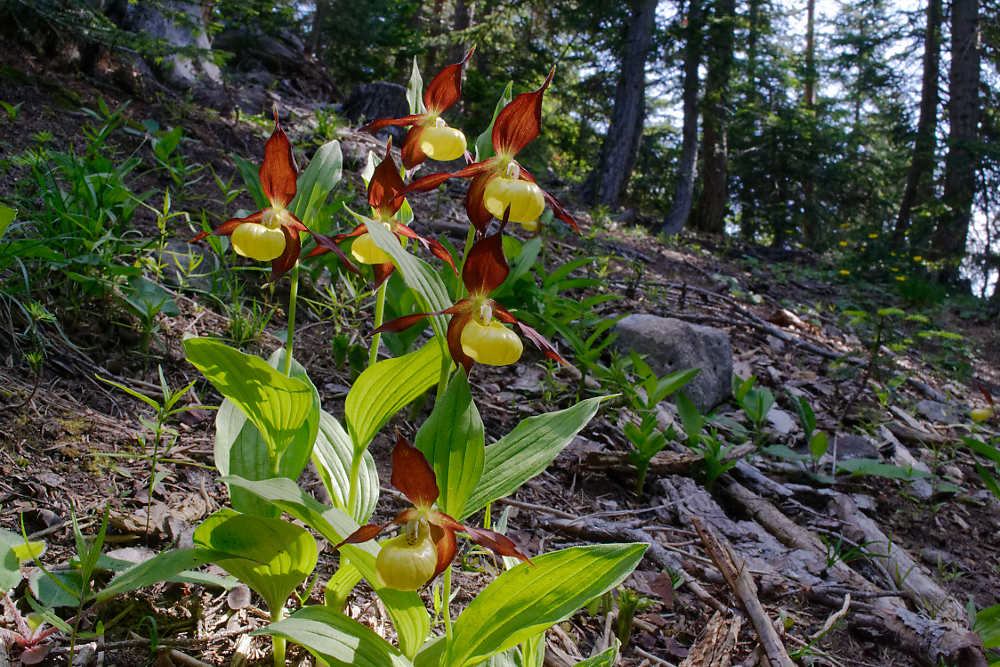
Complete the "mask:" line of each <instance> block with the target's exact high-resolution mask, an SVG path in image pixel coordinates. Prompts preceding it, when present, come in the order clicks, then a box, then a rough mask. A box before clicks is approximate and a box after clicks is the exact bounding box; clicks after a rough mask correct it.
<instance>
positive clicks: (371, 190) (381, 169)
mask: <svg viewBox="0 0 1000 667" xmlns="http://www.w3.org/2000/svg"><path fill="white" fill-rule="evenodd" d="M391 150H392V139H390V140H389V143H387V144H386V146H385V157H383V158H382V161H381V162H379V163H378V166H377V167H375V171H374V173H372V178H371V180H370V181H368V205H369V206H371V207H372V208H374V209H375V210H378V211H388V214H389V215H390V216H391V215H392V214H393V213H395V212H396V211H397V210H399V205H397V206H396V207H395V208H393V200H394V199H395V198H396V194H397V193H398V192H399V191H400V190H402V189H403V179H402V178H401V177H400V175H399V167H397V166H396V161H395V160H393V159H392V154H391V152H390V151H391ZM400 205H401V204H400Z"/></svg>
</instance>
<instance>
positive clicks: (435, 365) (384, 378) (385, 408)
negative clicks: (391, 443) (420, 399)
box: [344, 339, 442, 451]
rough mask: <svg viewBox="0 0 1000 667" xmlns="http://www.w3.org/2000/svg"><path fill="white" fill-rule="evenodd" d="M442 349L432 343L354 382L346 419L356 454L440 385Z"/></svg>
mask: <svg viewBox="0 0 1000 667" xmlns="http://www.w3.org/2000/svg"><path fill="white" fill-rule="evenodd" d="M441 358H442V350H441V345H440V344H439V343H438V341H437V340H435V339H431V340H430V341H428V342H427V343H426V344H425V345H424V346H423V347H422V348H420V349H419V350H417V351H415V352H410V353H409V354H404V355H403V356H401V357H396V358H394V359H383V360H382V361H379V362H378V363H375V364H373V365H371V366H369V367H368V368H366V369H365V370H364V372H362V373H361V375H359V376H358V379H357V380H355V381H354V385H353V386H352V387H351V391H350V392H349V393H348V394H347V400H346V401H345V402H344V419H345V420H346V421H347V432H348V433H350V435H351V440H352V441H353V442H354V447H355V450H356V451H358V450H362V449H365V448H366V447H368V443H369V442H371V440H372V438H373V437H375V434H376V433H378V431H379V429H380V428H382V427H383V426H384V425H385V423H386V422H387V421H389V418H390V417H392V416H393V415H394V414H396V413H397V412H399V411H400V410H401V409H403V408H404V407H405V406H406V405H407V404H408V403H409V402H410V401H412V400H413V399H415V398H416V397H417V396H420V394H422V393H424V392H425V391H427V389H428V388H430V387H431V386H433V385H434V383H436V382H437V381H438V377H439V375H440V373H441Z"/></svg>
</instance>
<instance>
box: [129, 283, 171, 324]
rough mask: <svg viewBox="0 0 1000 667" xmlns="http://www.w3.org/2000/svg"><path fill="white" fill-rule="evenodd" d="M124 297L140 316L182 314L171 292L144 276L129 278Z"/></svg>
mask: <svg viewBox="0 0 1000 667" xmlns="http://www.w3.org/2000/svg"><path fill="white" fill-rule="evenodd" d="M122 298H123V299H124V300H125V303H126V304H128V305H129V306H130V307H131V308H132V309H133V310H134V311H135V313H136V314H137V315H138V316H139V317H153V316H155V315H156V314H157V313H163V314H164V315H166V316H168V317H174V316H176V315H180V314H181V310H180V308H178V307H177V302H176V301H175V300H174V297H173V296H172V295H171V294H170V292H168V291H167V290H165V289H163V287H161V286H160V285H159V284H158V283H156V282H154V281H152V280H149V279H148V278H143V277H142V276H132V277H131V278H129V281H128V286H127V288H125V289H123V290H122Z"/></svg>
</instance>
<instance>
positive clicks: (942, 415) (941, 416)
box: [915, 398, 963, 424]
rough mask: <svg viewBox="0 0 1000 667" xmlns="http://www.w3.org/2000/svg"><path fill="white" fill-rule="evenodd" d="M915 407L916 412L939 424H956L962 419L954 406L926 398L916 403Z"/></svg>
mask: <svg viewBox="0 0 1000 667" xmlns="http://www.w3.org/2000/svg"><path fill="white" fill-rule="evenodd" d="M915 407H916V410H917V412H919V413H920V414H922V415H923V416H924V417H926V418H927V419H930V420H931V421H933V422H938V423H939V424H957V423H958V422H959V421H961V419H962V417H963V415H962V413H961V412H960V411H959V410H958V409H957V408H955V407H954V406H952V405H947V404H946V403H938V402H937V401H931V400H928V399H926V398H925V399H923V400H922V401H920V402H919V403H917V405H916V406H915Z"/></svg>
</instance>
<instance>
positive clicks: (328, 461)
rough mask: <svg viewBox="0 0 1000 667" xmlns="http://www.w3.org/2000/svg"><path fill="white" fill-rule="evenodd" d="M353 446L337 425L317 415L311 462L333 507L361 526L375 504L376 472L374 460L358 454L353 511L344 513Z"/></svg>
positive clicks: (327, 416)
mask: <svg viewBox="0 0 1000 667" xmlns="http://www.w3.org/2000/svg"><path fill="white" fill-rule="evenodd" d="M353 456H354V445H353V444H352V443H351V436H349V435H348V434H347V431H345V430H344V427H343V426H341V425H340V422H339V421H337V419H336V418H335V417H334V416H333V415H331V414H330V413H328V412H326V411H325V410H321V411H320V413H319V434H318V435H317V436H316V444H315V445H314V446H313V452H312V460H313V463H314V464H316V470H317V471H318V472H319V476H320V478H321V479H322V480H323V484H324V485H325V486H326V490H327V493H329V494H330V499H331V500H333V506H334V507H337V508H338V509H342V510H344V511H345V512H347V513H348V514H350V515H351V516H352V517H353V518H354V520H355V521H357V522H358V523H365V522H366V521H368V517H370V516H371V515H372V512H374V511H375V503H377V502H378V491H379V486H378V484H379V482H378V471H377V470H376V469H375V459H373V458H372V455H371V452H369V451H368V450H367V449H366V450H365V451H363V452H362V453H361V463H360V466H361V467H360V468H359V472H358V492H357V493H356V494H355V496H354V507H352V508H351V509H350V510H348V509H347V501H348V498H349V497H350V479H351V461H352V457H353Z"/></svg>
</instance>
